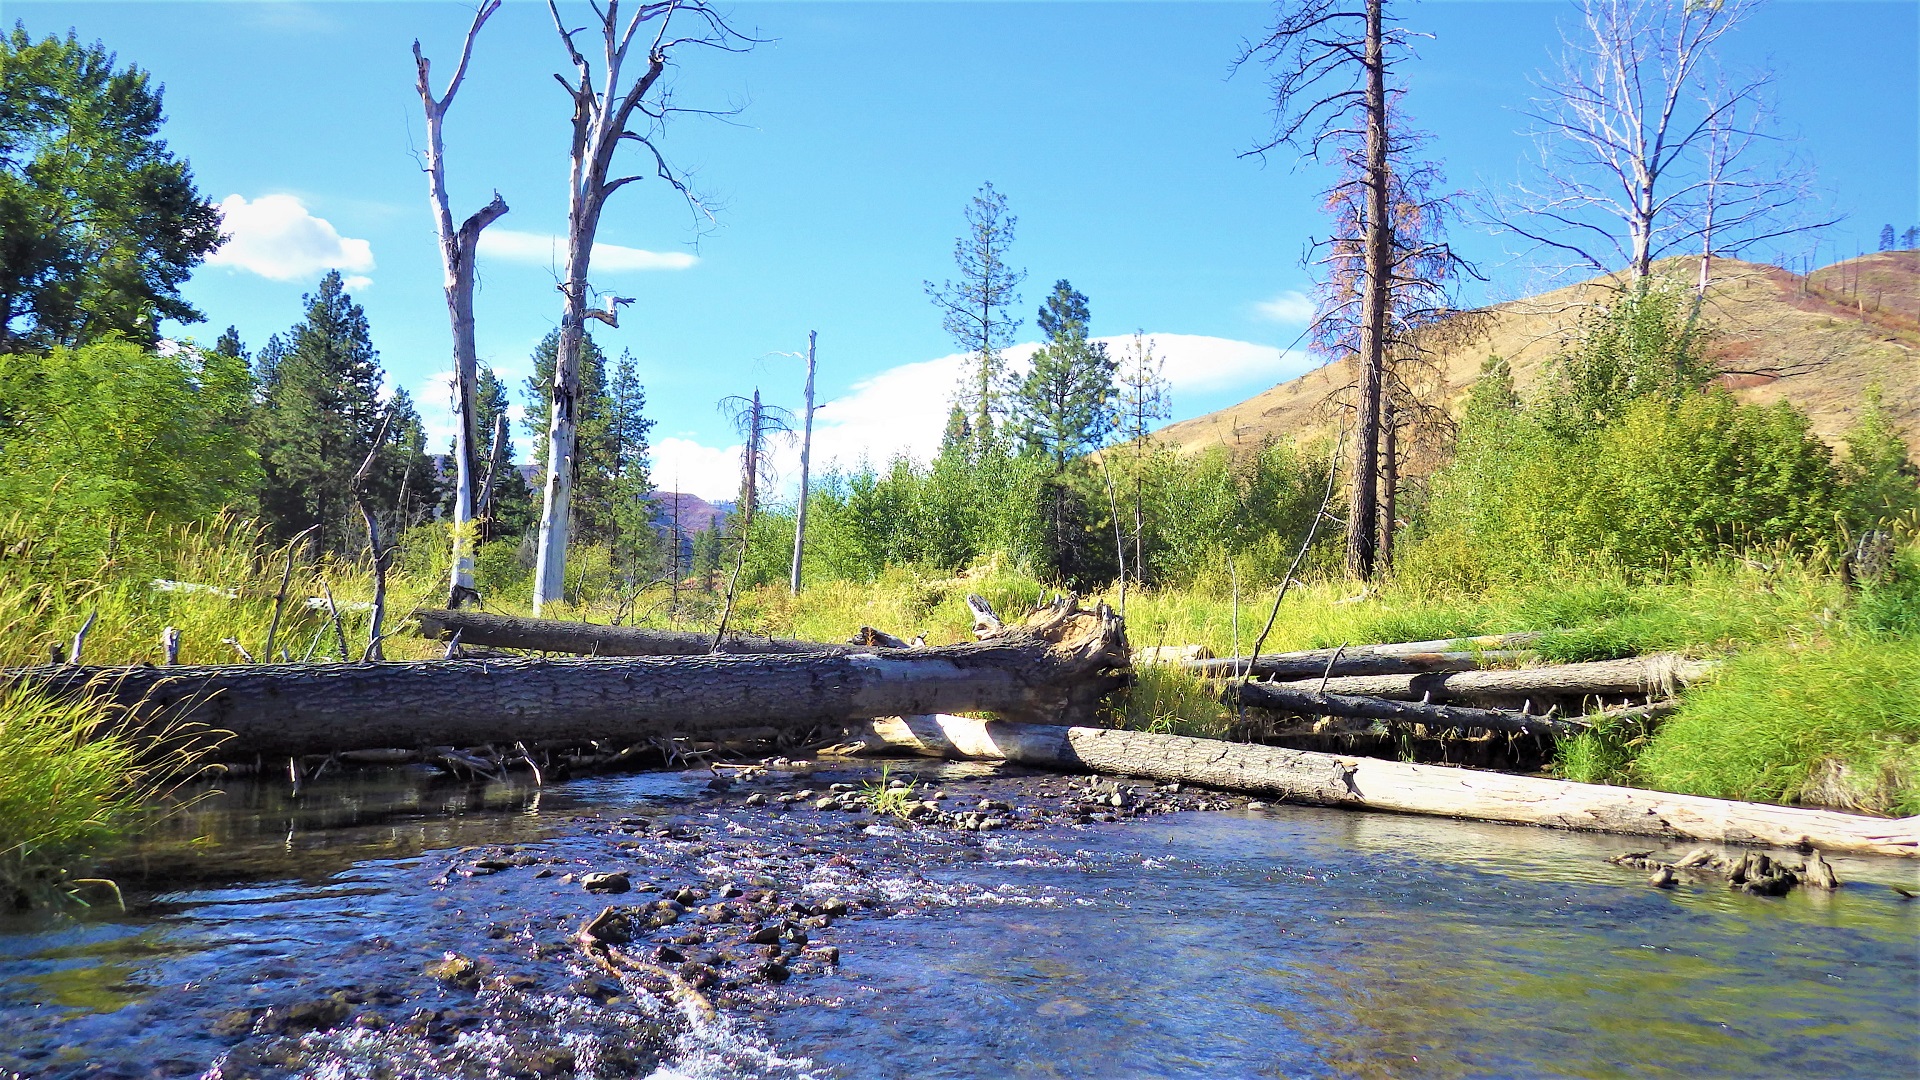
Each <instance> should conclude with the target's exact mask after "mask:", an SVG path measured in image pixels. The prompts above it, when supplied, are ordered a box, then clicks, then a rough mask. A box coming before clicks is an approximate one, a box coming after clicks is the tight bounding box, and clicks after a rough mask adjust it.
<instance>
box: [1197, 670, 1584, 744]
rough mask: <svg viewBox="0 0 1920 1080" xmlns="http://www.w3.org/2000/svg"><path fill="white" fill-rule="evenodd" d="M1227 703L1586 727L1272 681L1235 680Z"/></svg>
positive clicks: (1540, 731) (1443, 724) (1474, 723)
mask: <svg viewBox="0 0 1920 1080" xmlns="http://www.w3.org/2000/svg"><path fill="white" fill-rule="evenodd" d="M1220 696H1221V698H1222V699H1223V700H1224V701H1226V702H1227V703H1228V704H1233V703H1236V702H1237V703H1239V704H1241V705H1251V706H1253V707H1255V708H1259V709H1270V710H1272V711H1274V712H1284V713H1294V714H1296V715H1299V716H1352V717H1358V718H1360V719H1362V720H1388V721H1392V722H1394V723H1399V724H1424V725H1426V726H1427V727H1428V728H1446V729H1449V730H1455V731H1460V730H1465V729H1468V728H1482V729H1484V730H1487V731H1504V732H1508V733H1510V734H1514V735H1554V736H1558V735H1571V734H1576V733H1578V732H1579V731H1581V730H1582V729H1584V728H1585V727H1586V725H1585V724H1584V723H1583V722H1581V721H1578V720H1568V719H1559V718H1555V717H1551V716H1545V715H1533V714H1529V713H1523V712H1510V711H1507V710H1504V709H1474V708H1468V707H1466V706H1463V705H1426V704H1421V703H1419V702H1414V701H1393V700H1390V699H1387V698H1378V697H1359V696H1355V695H1352V694H1323V693H1320V692H1319V691H1317V690H1297V689H1292V688H1289V687H1286V686H1283V685H1279V684H1275V683H1261V682H1249V681H1246V680H1243V679H1235V680H1233V681H1232V682H1229V683H1228V684H1227V686H1226V689H1225V690H1224V691H1223V692H1222V693H1221V695H1220Z"/></svg>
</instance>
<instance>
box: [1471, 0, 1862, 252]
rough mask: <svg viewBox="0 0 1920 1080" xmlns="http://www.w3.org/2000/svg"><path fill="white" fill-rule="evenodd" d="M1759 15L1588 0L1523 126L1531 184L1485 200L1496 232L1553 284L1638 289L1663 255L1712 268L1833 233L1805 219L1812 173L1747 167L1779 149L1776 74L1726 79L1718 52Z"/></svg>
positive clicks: (1713, 5)
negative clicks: (1553, 277) (1727, 257)
mask: <svg viewBox="0 0 1920 1080" xmlns="http://www.w3.org/2000/svg"><path fill="white" fill-rule="evenodd" d="M1758 2H1759V0H1713V2H1691V0H1690V2H1687V3H1674V2H1672V0H1581V4H1580V23H1579V25H1578V27H1576V28H1574V29H1572V30H1570V31H1568V32H1566V33H1565V34H1564V35H1563V38H1564V47H1563V50H1562V54H1561V57H1560V62H1559V65H1558V67H1557V69H1556V70H1555V71H1553V72H1552V73H1551V74H1548V75H1545V76H1543V77H1542V78H1541V80H1540V83H1539V85H1540V89H1541V90H1542V96H1541V97H1540V98H1538V99H1536V100H1535V101H1534V102H1533V105H1532V107H1531V108H1530V109H1529V111H1528V113H1527V115H1528V116H1529V117H1530V119H1531V120H1532V121H1533V128H1532V130H1531V132H1530V134H1531V135H1532V136H1533V138H1534V140H1535V143H1536V148H1537V155H1538V157H1537V163H1536V167H1535V168H1534V169H1533V170H1532V171H1533V173H1534V174H1535V175H1534V176H1533V177H1532V178H1531V179H1529V180H1527V181H1523V182H1522V183H1520V184H1518V185H1516V186H1515V187H1514V189H1513V190H1512V191H1511V192H1509V193H1507V194H1505V195H1502V196H1498V197H1495V198H1492V199H1490V200H1489V204H1488V206H1487V208H1486V214H1487V216H1488V217H1489V218H1490V220H1491V222H1492V223H1493V224H1494V225H1495V226H1496V227H1498V228H1499V229H1501V230H1502V231H1504V232H1506V233H1509V234H1511V235H1512V236H1514V237H1517V238H1519V240H1520V241H1521V242H1522V244H1523V245H1524V246H1525V247H1526V248H1528V249H1529V253H1530V254H1532V255H1533V257H1534V258H1535V260H1536V261H1537V262H1540V263H1541V265H1542V266H1543V268H1544V269H1546V270H1548V271H1549V272H1550V273H1560V274H1563V273H1566V272H1571V271H1578V272H1581V273H1595V274H1606V273H1612V272H1615V271H1618V270H1623V269H1624V272H1625V273H1626V275H1627V277H1628V278H1629V279H1630V280H1631V281H1633V282H1635V283H1639V282H1644V281H1645V280H1646V278H1647V276H1648V275H1649V274H1650V273H1651V272H1652V267H1653V263H1654V261H1655V260H1657V259H1660V258H1662V257H1664V256H1667V255H1674V254H1680V253H1692V252H1694V251H1700V252H1703V253H1704V258H1703V264H1704V262H1706V261H1710V259H1711V257H1712V256H1713V255H1715V254H1733V253H1736V252H1738V251H1739V250H1741V249H1742V248H1745V247H1748V246H1751V245H1754V244H1758V243H1762V242H1764V241H1768V240H1773V239H1778V238H1780V237H1783V236H1786V235H1789V234H1792V233H1797V232H1803V231H1806V230H1809V229H1817V228H1820V227H1823V226H1824V225H1826V224H1830V223H1831V222H1830V221H1827V220H1817V219H1816V218H1815V217H1813V216H1811V215H1807V214H1805V213H1804V209H1805V207H1806V206H1807V205H1809V201H1810V197H1811V196H1812V194H1813V191H1812V174H1811V172H1810V171H1808V170H1807V169H1805V168H1803V167H1802V166H1801V165H1800V164H1799V163H1798V162H1796V161H1794V160H1792V159H1791V157H1787V156H1783V157H1780V158H1777V159H1774V160H1772V161H1769V162H1767V163H1765V164H1764V165H1762V164H1761V163H1760V162H1758V161H1756V160H1755V159H1754V157H1753V153H1754V152H1755V151H1757V150H1758V149H1759V148H1761V147H1762V146H1763V145H1765V144H1769V143H1774V142H1777V141H1778V140H1777V137H1776V136H1774V135H1772V134H1770V131H1769V128H1770V122H1771V109H1770V103H1769V91H1770V89H1771V85H1772V82H1773V76H1772V73H1771V72H1768V71H1764V70H1761V71H1755V72H1749V73H1745V74H1741V75H1739V76H1737V77H1735V76H1731V75H1730V74H1729V73H1727V72H1725V71H1723V70H1722V69H1721V68H1720V64H1719V59H1718V57H1717V55H1716V48H1717V46H1718V45H1719V43H1720V41H1721V39H1722V38H1724V37H1725V36H1726V35H1727V34H1728V33H1730V32H1731V31H1732V30H1733V29H1734V28H1735V27H1737V26H1738V25H1739V24H1740V22H1741V21H1742V20H1743V19H1745V18H1746V16H1747V15H1748V14H1749V13H1751V12H1752V10H1753V9H1754V7H1756V6H1757V4H1758ZM1702 272H1703V273H1704V272H1705V267H1704V265H1703V267H1702Z"/></svg>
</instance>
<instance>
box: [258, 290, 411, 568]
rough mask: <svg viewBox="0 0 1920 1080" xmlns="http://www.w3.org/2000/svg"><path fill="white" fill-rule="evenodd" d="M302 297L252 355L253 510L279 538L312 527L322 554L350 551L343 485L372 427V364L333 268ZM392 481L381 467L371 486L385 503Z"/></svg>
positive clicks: (355, 533)
mask: <svg viewBox="0 0 1920 1080" xmlns="http://www.w3.org/2000/svg"><path fill="white" fill-rule="evenodd" d="M302 301H303V302H304V303H305V304H306V306H307V314H306V318H304V319H302V320H301V321H300V322H299V323H297V324H295V325H294V326H293V327H292V328H291V329H290V330H288V331H287V335H286V337H285V339H284V341H282V339H280V338H279V337H278V336H277V335H276V337H275V338H272V339H269V340H268V342H267V346H266V347H265V348H263V349H262V350H261V354H262V355H261V367H262V369H263V371H264V372H265V373H266V379H265V381H264V385H263V387H262V396H263V402H262V410H261V420H260V458H261V465H262V467H263V469H264V471H265V473H266V482H265V485H264V488H263V490H262V492H261V500H260V502H261V512H262V514H263V516H264V517H265V519H266V521H267V523H268V525H269V527H270V528H271V529H272V530H273V532H274V534H275V535H277V536H279V537H280V538H282V539H287V538H290V537H292V536H293V535H294V534H296V533H298V532H300V531H302V530H303V529H306V528H307V527H309V526H312V525H318V526H319V530H318V532H317V534H316V535H317V541H318V544H319V546H320V548H321V550H324V551H333V552H346V551H353V550H358V548H359V547H360V546H361V545H362V544H364V542H365V539H364V535H363V533H364V530H363V529H362V528H361V527H360V525H359V523H358V519H357V511H356V510H355V509H354V506H353V501H352V499H351V497H350V496H349V495H348V492H347V483H348V481H349V480H350V479H352V477H353V473H354V471H355V470H357V469H358V468H359V467H360V463H361V461H362V460H364V459H365V458H366V456H367V449H368V447H369V446H370V445H371V444H372V442H373V437H374V435H375V433H376V432H377V431H378V429H379V426H380V419H381V413H382V407H381V404H380V396H379V390H380V383H381V380H382V372H381V370H380V359H379V355H378V354H377V353H376V352H375V351H374V348H373V341H372V338H371V336H370V335H369V332H368V328H367V316H366V312H365V311H364V310H362V309H361V307H360V305H358V304H356V303H354V302H353V298H352V297H351V296H349V295H347V292H346V290H345V287H344V285H343V283H342V281H341V278H340V274H339V272H338V271H329V272H328V273H327V275H326V276H325V277H324V278H321V279H320V288H319V291H318V292H316V293H313V294H309V295H307V296H305V297H302ZM399 480H400V474H399V472H398V471H391V473H390V474H389V471H388V470H383V475H382V476H381V478H380V482H379V483H377V484H376V485H374V488H373V490H374V491H376V492H379V493H380V494H381V495H383V496H385V497H387V498H391V497H392V496H394V495H397V494H398V490H397V489H398V486H399ZM389 505H391V503H389Z"/></svg>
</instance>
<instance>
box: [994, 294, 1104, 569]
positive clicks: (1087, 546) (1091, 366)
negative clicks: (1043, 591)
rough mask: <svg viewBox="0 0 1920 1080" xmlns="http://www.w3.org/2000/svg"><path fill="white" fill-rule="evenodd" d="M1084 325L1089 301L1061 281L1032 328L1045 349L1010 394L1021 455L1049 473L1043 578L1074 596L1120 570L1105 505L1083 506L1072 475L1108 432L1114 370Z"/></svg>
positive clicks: (1083, 498)
mask: <svg viewBox="0 0 1920 1080" xmlns="http://www.w3.org/2000/svg"><path fill="white" fill-rule="evenodd" d="M1090 318H1091V313H1090V312H1089V311H1088V310H1087V298H1086V297H1085V296H1084V295H1082V294H1081V293H1080V292H1079V291H1078V290H1076V289H1075V288H1074V287H1073V286H1072V285H1071V284H1069V283H1068V282H1067V281H1065V280H1061V281H1057V282H1055V283H1054V286H1053V293H1052V295H1050V296H1048V297H1047V302H1046V303H1045V304H1044V305H1042V306H1041V308H1040V314H1039V320H1038V321H1039V324H1040V329H1041V330H1042V331H1043V332H1044V333H1045V334H1046V335H1047V341H1046V343H1045V344H1044V345H1042V346H1040V348H1039V349H1038V350H1036V351H1035V352H1034V354H1033V367H1032V369H1031V370H1030V371H1029V372H1028V373H1027V377H1026V378H1025V379H1023V380H1022V381H1021V383H1020V387H1019V389H1018V390H1017V391H1016V392H1015V394H1014V398H1013V416H1012V428H1013V432H1014V435H1015V437H1016V438H1017V439H1018V440H1019V441H1020V444H1021V447H1022V449H1023V451H1024V452H1025V453H1026V454H1027V455H1029V456H1031V457H1034V458H1038V459H1039V460H1041V461H1043V462H1044V463H1045V465H1046V468H1047V470H1048V473H1049V475H1048V477H1047V479H1046V480H1045V482H1044V483H1043V484H1042V485H1041V489H1040V490H1041V495H1040V497H1041V500H1042V503H1043V504H1044V505H1045V507H1046V513H1045V516H1044V519H1043V523H1042V534H1041V539H1040V548H1041V550H1040V552H1039V554H1040V563H1041V569H1042V572H1043V573H1047V574H1049V575H1050V576H1052V577H1054V578H1055V579H1056V580H1059V581H1062V582H1065V583H1067V584H1070V585H1073V586H1074V587H1076V588H1085V587H1088V586H1090V585H1092V584H1094V583H1095V582H1096V581H1099V580H1103V579H1105V580H1110V579H1111V574H1112V573H1113V572H1114V571H1115V570H1117V569H1118V568H1117V567H1116V566H1114V563H1113V555H1114V551H1113V534H1112V532H1111V531H1110V526H1108V525H1107V523H1106V522H1105V519H1104V515H1101V514H1098V513H1096V512H1095V511H1094V508H1093V507H1094V503H1095V502H1096V501H1097V502H1100V503H1104V502H1105V499H1100V500H1092V499H1089V498H1088V497H1087V495H1086V494H1085V493H1084V492H1082V491H1079V490H1077V489H1076V488H1075V485H1074V483H1073V477H1072V475H1071V466H1072V465H1073V464H1074V463H1075V461H1076V460H1077V459H1079V458H1080V457H1081V455H1083V454H1085V453H1087V452H1088V451H1091V450H1095V449H1098V448H1099V447H1100V445H1101V444H1102V443H1104V442H1105V441H1106V438H1107V435H1108V434H1109V433H1111V432H1112V431H1113V426H1114V415H1113V396H1114V388H1113V378H1114V368H1115V364H1114V362H1113V359H1112V357H1110V356H1109V355H1108V354H1107V347H1106V345H1105V344H1104V343H1102V342H1096V341H1089V340H1087V323H1088V320H1089V319H1090ZM1103 526H1104V527H1103ZM1103 533H1104V540H1103V539H1102V538H1101V536H1102V534H1103Z"/></svg>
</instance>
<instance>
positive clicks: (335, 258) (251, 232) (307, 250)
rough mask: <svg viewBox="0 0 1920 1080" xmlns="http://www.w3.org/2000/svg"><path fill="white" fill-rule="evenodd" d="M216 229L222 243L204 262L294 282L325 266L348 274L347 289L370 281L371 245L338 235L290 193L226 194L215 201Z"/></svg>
mask: <svg viewBox="0 0 1920 1080" xmlns="http://www.w3.org/2000/svg"><path fill="white" fill-rule="evenodd" d="M219 209H220V231H221V232H222V233H224V234H225V235H226V236H227V242H226V243H224V244H222V245H221V246H220V250H218V251H216V252H214V253H213V254H212V255H210V256H208V257H207V265H208V266H226V267H231V268H233V269H235V270H245V271H247V272H248V273H253V274H259V275H260V276H261V277H264V278H269V279H271V280H274V281H300V280H303V279H308V278H312V277H315V276H316V275H318V274H320V273H322V272H323V271H326V270H341V271H345V272H346V273H348V274H349V275H352V276H350V277H348V278H347V287H348V288H349V289H365V288H366V287H367V286H369V285H371V284H373V282H372V280H371V279H369V278H367V277H365V276H364V275H366V274H367V273H369V272H371V271H372V270H373V245H372V244H370V243H368V242H367V241H365V240H356V239H353V238H352V237H347V236H341V235H340V231H339V230H338V229H335V228H334V227H333V223H332V222H329V221H328V220H327V219H325V218H322V217H315V216H314V215H313V214H312V213H310V212H308V210H307V208H306V205H305V204H303V203H302V202H301V201H300V200H299V199H298V198H296V197H295V196H292V195H262V196H260V197H259V198H257V199H253V200H251V201H249V200H248V199H247V198H246V197H245V196H243V195H237V194H236V195H229V196H227V197H226V198H225V199H223V200H221V202H220V207H219Z"/></svg>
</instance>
